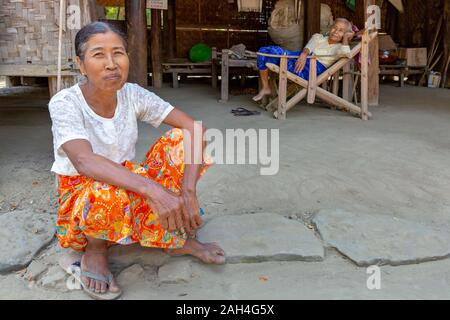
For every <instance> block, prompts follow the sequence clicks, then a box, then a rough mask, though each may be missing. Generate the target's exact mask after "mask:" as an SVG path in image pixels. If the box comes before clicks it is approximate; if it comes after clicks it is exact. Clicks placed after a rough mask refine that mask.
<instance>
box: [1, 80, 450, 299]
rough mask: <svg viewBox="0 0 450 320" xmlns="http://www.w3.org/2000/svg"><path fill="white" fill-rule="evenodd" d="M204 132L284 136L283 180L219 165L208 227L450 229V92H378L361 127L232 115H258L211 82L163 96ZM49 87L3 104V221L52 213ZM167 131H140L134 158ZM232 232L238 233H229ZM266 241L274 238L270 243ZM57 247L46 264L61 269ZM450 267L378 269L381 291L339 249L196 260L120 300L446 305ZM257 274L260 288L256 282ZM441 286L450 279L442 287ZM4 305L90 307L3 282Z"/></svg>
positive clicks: (295, 117) (326, 118) (203, 195)
mask: <svg viewBox="0 0 450 320" xmlns="http://www.w3.org/2000/svg"><path fill="white" fill-rule="evenodd" d="M158 94H160V95H161V96H162V97H163V98H166V99H167V100H168V101H170V102H171V103H173V104H174V105H176V106H178V107H179V108H181V109H182V110H184V111H186V112H188V113H189V114H191V115H192V116H194V117H195V118H196V119H201V120H203V121H204V124H205V125H206V126H207V127H209V128H219V129H226V128H244V129H246V128H279V129H280V171H279V173H278V174H277V175H275V176H261V175H260V174H259V169H260V168H259V167H258V166H253V165H220V166H216V167H214V168H213V169H211V170H210V172H208V173H207V174H206V175H205V176H204V177H203V178H202V180H201V182H200V183H199V191H198V193H199V197H200V201H201V203H202V206H203V208H204V209H205V212H206V213H207V216H208V217H207V218H206V219H210V218H211V217H214V216H216V215H225V214H245V213H254V212H273V213H277V214H281V215H284V216H289V215H298V216H300V217H302V218H304V219H306V220H307V219H308V217H309V216H310V215H311V214H313V213H315V212H317V211H318V210H320V209H323V208H343V209H349V210H353V211H357V210H364V211H365V212H370V213H373V214H389V215H392V216H397V217H402V218H405V219H410V220H414V221H417V222H425V223H428V224H435V225H436V226H441V227H442V226H444V227H449V228H450V216H449V213H450V166H449V163H450V162H449V159H450V138H449V137H450V135H449V133H450V123H449V119H450V103H449V101H450V91H449V90H441V89H427V88H417V87H405V88H397V87H393V86H382V88H381V104H380V106H378V107H374V108H372V109H371V111H372V113H373V115H374V117H373V120H371V121H369V122H363V121H361V120H359V119H357V118H354V117H351V116H349V115H347V114H345V113H342V112H338V111H333V110H330V109H328V108H325V107H323V106H313V107H311V106H305V105H302V106H300V107H296V108H295V109H294V110H292V111H290V112H289V113H288V117H287V120H286V121H283V122H280V121H277V120H274V119H272V117H271V115H270V114H269V113H263V114H262V115H260V116H254V117H239V118H238V117H234V116H233V115H232V114H231V113H230V111H231V109H232V108H235V107H247V108H254V109H257V108H256V106H255V105H253V104H252V102H251V101H250V96H234V97H232V98H231V100H230V102H229V103H227V104H220V103H218V102H217V93H216V92H215V91H213V90H212V89H211V88H210V87H208V86H207V85H198V84H182V85H181V88H180V89H177V90H174V89H171V88H164V89H162V90H160V91H158ZM47 102H48V97H47V94H46V91H45V89H42V90H33V91H32V92H31V93H28V94H26V93H23V92H19V93H17V94H16V95H12V96H11V95H9V96H8V97H4V96H3V97H2V96H0V105H1V107H0V136H1V137H2V138H1V139H0V150H1V152H0V214H2V213H5V212H9V211H12V210H15V209H27V208H32V209H34V210H36V211H41V212H50V213H53V212H55V211H56V194H55V190H54V178H53V177H52V175H51V174H50V172H49V169H50V166H51V163H52V159H53V155H52V136H51V131H50V127H51V123H50V119H49V116H48V111H47V109H46V104H47ZM164 130H165V128H161V129H153V128H150V127H149V126H146V125H140V134H139V141H138V146H137V157H136V158H137V159H142V157H143V155H144V154H145V152H146V151H147V149H148V148H149V147H150V146H151V144H152V141H154V140H155V139H156V138H157V137H158V136H159V135H160V134H161V132H162V131H164ZM230 232H232V231H230ZM268 238H269V239H270V235H268ZM58 254H60V250H59V249H58V247H57V244H56V242H55V243H53V245H52V246H50V247H49V248H48V249H47V250H46V251H45V252H44V253H43V254H41V256H40V257H39V259H42V261H50V262H49V263H55V257H56V256H57V255H58ZM449 263H450V262H449V261H448V260H443V261H437V262H427V263H422V264H417V265H409V266H401V267H387V266H385V267H382V276H383V285H382V289H381V290H375V291H370V290H368V289H367V288H366V279H367V274H366V270H365V268H358V267H356V266H355V265H354V264H353V263H352V262H351V261H349V260H348V259H345V258H344V257H342V256H341V255H339V254H338V253H336V252H334V251H329V252H327V255H326V259H325V261H323V262H265V263H252V264H236V265H226V266H221V267H212V266H204V265H201V264H199V263H196V262H193V270H194V271H195V273H196V274H197V276H196V277H194V278H193V280H192V281H190V282H189V283H177V284H164V285H161V284H159V283H158V282H157V281H156V280H155V277H156V276H155V272H156V271H155V269H152V268H149V269H148V270H147V269H146V270H145V275H146V277H145V279H146V280H145V281H138V282H136V283H130V284H127V285H126V286H125V287H124V289H125V294H124V296H123V298H125V299H128V298H129V299H183V298H191V299H213V298H224V299H235V298H246V299H259V298H273V299H278V298H286V299H299V298H301V299H309V298H319V299H321V298H325V299H326V298H331V299H335V298H344V299H350V298H361V299H366V298H375V299H378V298H392V299H397V298H412V299H416V298H418V299H421V298H438V299H439V298H447V299H448V298H450V290H449V288H450V283H449V282H450V271H449V270H450V269H449V266H450V265H449ZM261 277H264V278H262V279H263V280H261ZM443 279H444V281H443ZM0 298H13V299H21V298H25V299H42V298H48V299H68V298H69V299H70V298H82V299H83V298H86V297H85V296H84V295H83V294H82V293H81V292H78V291H76V292H62V291H60V290H58V289H44V288H41V287H38V286H33V284H29V283H28V282H27V281H25V280H23V279H21V278H20V277H19V276H18V275H16V274H14V273H12V274H9V275H2V276H0Z"/></svg>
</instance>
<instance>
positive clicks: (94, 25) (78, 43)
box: [75, 21, 128, 60]
mask: <svg viewBox="0 0 450 320" xmlns="http://www.w3.org/2000/svg"><path fill="white" fill-rule="evenodd" d="M107 32H114V33H115V34H117V35H118V36H119V37H120V38H121V39H122V41H123V44H124V46H125V49H126V50H128V43H127V37H126V35H125V34H124V33H123V32H122V31H121V30H120V29H119V28H117V27H116V26H115V25H113V24H109V23H107V22H103V21H94V22H91V23H89V24H88V25H85V26H84V27H83V28H81V29H80V31H78V32H77V35H76V36H75V53H76V55H77V56H78V57H80V59H81V60H83V59H84V54H85V51H86V43H87V42H88V41H89V39H90V38H91V37H92V36H94V35H96V34H99V33H107Z"/></svg>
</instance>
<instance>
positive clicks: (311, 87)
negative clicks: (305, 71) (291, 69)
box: [306, 57, 317, 104]
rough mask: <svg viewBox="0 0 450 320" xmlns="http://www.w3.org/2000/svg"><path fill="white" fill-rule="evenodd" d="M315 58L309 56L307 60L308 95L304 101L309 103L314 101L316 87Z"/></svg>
mask: <svg viewBox="0 0 450 320" xmlns="http://www.w3.org/2000/svg"><path fill="white" fill-rule="evenodd" d="M316 81H317V59H316V57H311V58H310V60H309V80H308V97H307V98H306V101H307V102H308V103H309V104H313V103H314V101H316V89H317V82H316Z"/></svg>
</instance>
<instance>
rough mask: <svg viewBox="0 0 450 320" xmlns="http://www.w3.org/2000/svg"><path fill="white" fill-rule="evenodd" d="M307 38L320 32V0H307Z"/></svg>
mask: <svg viewBox="0 0 450 320" xmlns="http://www.w3.org/2000/svg"><path fill="white" fill-rule="evenodd" d="M305 5H306V7H305V40H306V41H308V40H309V39H311V37H312V36H313V34H315V33H319V32H320V1H317V0H306V1H305Z"/></svg>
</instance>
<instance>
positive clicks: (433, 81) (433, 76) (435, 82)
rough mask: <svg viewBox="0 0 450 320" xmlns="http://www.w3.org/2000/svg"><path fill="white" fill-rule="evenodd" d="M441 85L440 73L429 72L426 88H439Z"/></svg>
mask: <svg viewBox="0 0 450 320" xmlns="http://www.w3.org/2000/svg"><path fill="white" fill-rule="evenodd" d="M440 84H441V73H440V72H434V71H431V72H430V73H429V75H428V88H439V85H440Z"/></svg>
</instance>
